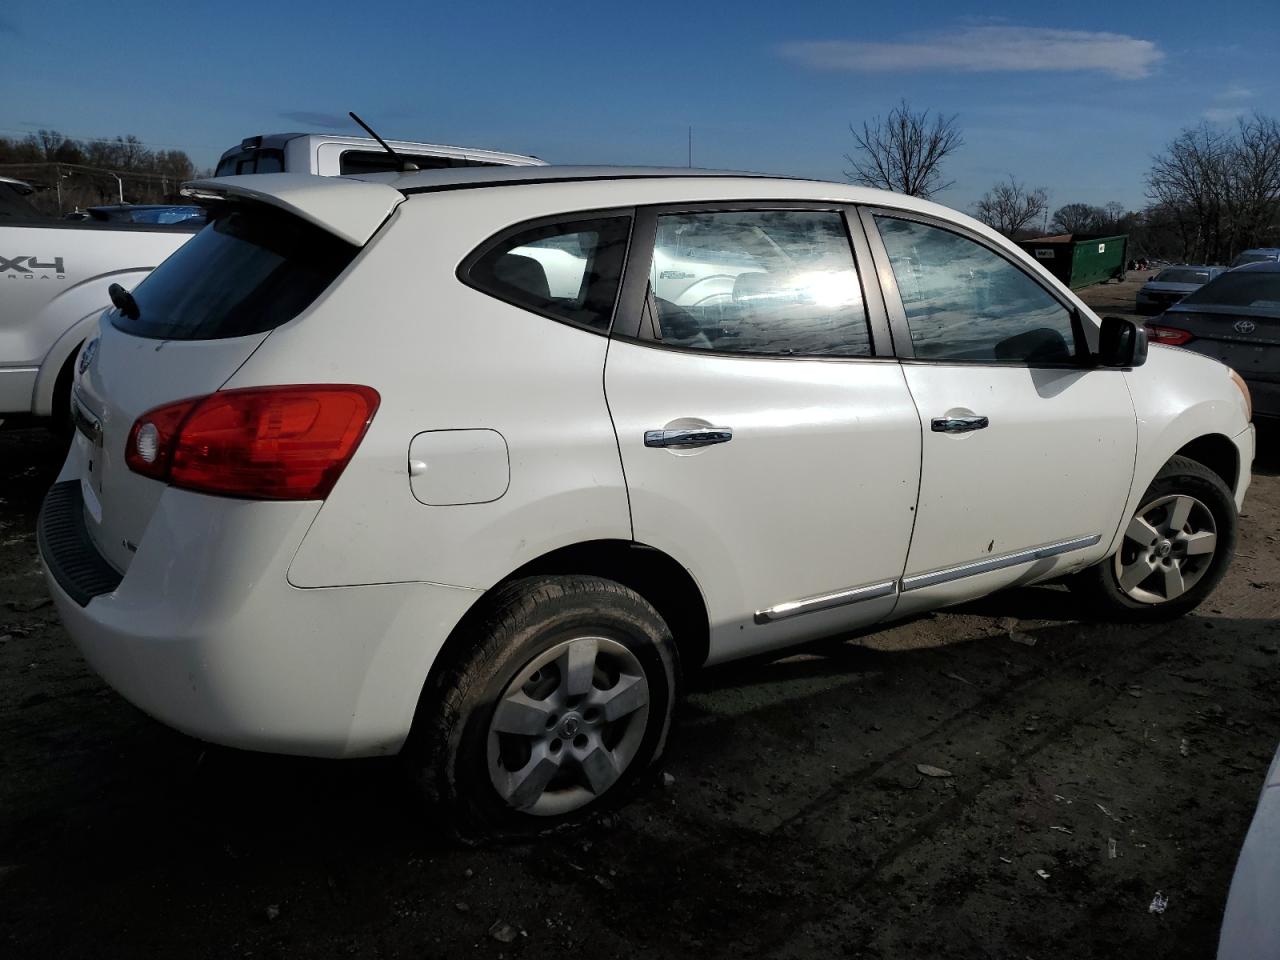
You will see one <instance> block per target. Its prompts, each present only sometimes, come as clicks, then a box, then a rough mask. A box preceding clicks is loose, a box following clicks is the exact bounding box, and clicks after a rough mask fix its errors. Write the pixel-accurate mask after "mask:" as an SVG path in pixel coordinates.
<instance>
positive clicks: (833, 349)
mask: <svg viewBox="0 0 1280 960" xmlns="http://www.w3.org/2000/svg"><path fill="white" fill-rule="evenodd" d="M649 289H650V292H651V294H652V309H653V312H654V316H655V319H656V321H657V326H658V331H659V335H660V338H661V340H662V342H663V343H664V344H667V345H671V346H679V347H687V348H692V349H695V350H714V351H717V352H725V353H747V354H762V355H771V356H854V357H857V356H868V355H870V353H871V338H870V335H869V333H868V329H867V314H866V309H865V307H864V306H863V301H862V286H861V284H860V283H859V282H858V271H857V268H856V266H855V265H854V260H853V251H852V250H851V249H850V246H849V237H848V234H847V232H846V230H845V225H844V217H843V216H842V215H841V214H840V213H837V212H834V211H825V210H821V211H820V210H758V211H717V212H707V213H677V214H667V215H662V216H659V217H658V222H657V240H656V242H655V245H654V252H653V265H652V267H651V269H650V276H649Z"/></svg>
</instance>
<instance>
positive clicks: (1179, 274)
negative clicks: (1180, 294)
mask: <svg viewBox="0 0 1280 960" xmlns="http://www.w3.org/2000/svg"><path fill="white" fill-rule="evenodd" d="M1151 282H1152V283H1208V282H1209V271H1208V270H1185V269H1184V270H1161V271H1160V272H1159V273H1158V274H1156V275H1155V276H1154V277H1152V278H1151Z"/></svg>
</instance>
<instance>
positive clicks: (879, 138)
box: [844, 100, 964, 199]
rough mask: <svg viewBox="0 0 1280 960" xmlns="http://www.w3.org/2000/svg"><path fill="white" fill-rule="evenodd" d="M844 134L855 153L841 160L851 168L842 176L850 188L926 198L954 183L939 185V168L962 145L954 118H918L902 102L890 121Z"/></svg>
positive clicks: (926, 114) (925, 112) (877, 121)
mask: <svg viewBox="0 0 1280 960" xmlns="http://www.w3.org/2000/svg"><path fill="white" fill-rule="evenodd" d="M849 132H850V133H851V134H853V140H854V143H855V144H857V150H856V151H855V152H854V153H853V154H848V153H846V154H845V155H844V158H845V160H847V161H848V162H849V166H850V167H851V169H849V170H846V171H845V172H844V175H845V176H846V177H847V178H849V179H850V180H852V181H854V182H855V183H860V184H862V185H863V186H867V187H879V188H880V189H882V190H896V191H897V192H898V193H905V194H907V195H908V196H912V197H924V198H926V199H927V198H929V197H931V196H933V195H934V194H935V193H937V192H938V191H940V190H945V189H947V187H949V186H951V185H952V184H953V183H955V181H954V180H947V181H945V182H944V181H943V179H942V169H941V167H942V161H943V160H945V159H946V158H947V155H948V154H950V153H952V152H954V151H955V150H957V149H958V148H959V147H961V146H963V145H964V139H963V138H962V137H961V136H960V130H959V129H958V128H957V127H956V114H952V115H951V116H949V117H948V116H944V115H943V114H941V113H935V114H933V116H932V117H930V114H929V111H928V110H923V111H920V112H918V113H917V112H915V111H913V110H912V109H911V104H910V103H908V102H907V101H906V100H903V101H902V102H900V103H899V104H898V105H897V106H896V107H894V108H893V109H892V110H890V111H889V116H887V117H884V118H881V117H879V116H877V117H876V118H875V119H874V120H872V121H871V122H870V123H867V122H865V121H864V122H863V124H862V132H861V133H859V132H858V130H857V129H855V128H854V126H853V124H849Z"/></svg>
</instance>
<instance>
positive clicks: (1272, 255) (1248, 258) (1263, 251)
mask: <svg viewBox="0 0 1280 960" xmlns="http://www.w3.org/2000/svg"><path fill="white" fill-rule="evenodd" d="M1268 261H1270V262H1271V263H1275V262H1277V261H1280V247H1255V248H1254V249H1252V250H1245V251H1244V252H1242V253H1241V254H1240V255H1239V256H1237V257H1236V258H1235V259H1234V260H1232V261H1231V266H1232V267H1233V268H1234V267H1243V266H1244V265H1245V264H1246V263H1267V262H1268Z"/></svg>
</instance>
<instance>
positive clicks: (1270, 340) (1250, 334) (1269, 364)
mask: <svg viewBox="0 0 1280 960" xmlns="http://www.w3.org/2000/svg"><path fill="white" fill-rule="evenodd" d="M1149 326H1150V331H1151V338H1152V339H1153V340H1155V341H1157V342H1159V343H1167V344H1170V345H1172V346H1178V347H1185V348H1186V349H1187V350H1194V351H1195V352H1196V353H1202V354H1204V355H1205V356H1207V357H1212V358H1213V359H1215V360H1221V361H1222V362H1223V363H1225V364H1228V365H1229V366H1230V367H1232V368H1233V369H1234V370H1235V371H1236V372H1237V373H1238V374H1239V375H1240V376H1242V377H1243V378H1244V380H1245V383H1247V384H1248V387H1249V390H1250V392H1251V393H1252V396H1253V409H1254V411H1255V412H1256V413H1257V414H1258V415H1259V416H1263V417H1280V262H1277V261H1275V260H1265V261H1260V262H1257V263H1250V264H1246V265H1245V266H1243V267H1236V268H1235V269H1234V270H1232V271H1230V272H1228V273H1224V274H1223V275H1222V276H1220V277H1218V278H1217V279H1216V280H1214V281H1213V282H1212V283H1209V284H1206V285H1205V286H1204V287H1201V288H1200V290H1198V291H1196V292H1195V293H1193V294H1191V295H1190V296H1188V297H1187V298H1186V299H1184V300H1183V301H1182V302H1181V303H1178V304H1175V305H1174V306H1172V307H1170V308H1169V309H1168V310H1166V311H1165V313H1164V315H1163V316H1161V317H1158V318H1157V320H1156V321H1155V322H1154V323H1152V324H1150V325H1149Z"/></svg>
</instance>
